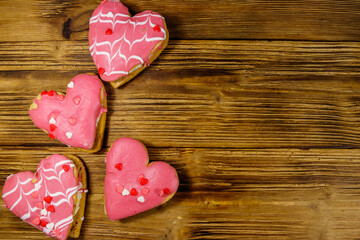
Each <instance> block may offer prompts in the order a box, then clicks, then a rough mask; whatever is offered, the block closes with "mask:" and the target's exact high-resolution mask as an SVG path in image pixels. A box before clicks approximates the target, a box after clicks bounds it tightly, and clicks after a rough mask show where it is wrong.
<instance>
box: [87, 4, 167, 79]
mask: <svg viewBox="0 0 360 240" xmlns="http://www.w3.org/2000/svg"><path fill="white" fill-rule="evenodd" d="M89 24H90V25H89V47H90V52H91V56H92V58H93V60H94V62H95V65H96V67H97V69H98V73H99V75H100V77H101V79H102V80H104V81H108V82H111V81H116V80H118V79H120V78H122V77H127V76H128V75H129V74H131V73H133V72H134V71H136V74H138V73H139V72H140V71H141V70H142V69H143V68H145V67H146V66H148V65H150V63H151V61H153V60H154V59H155V58H156V57H157V56H158V55H159V54H160V52H161V51H162V50H163V49H164V48H165V47H166V45H167V40H168V32H167V29H166V24H165V20H164V18H163V17H162V16H161V15H160V14H158V13H155V12H152V11H149V10H147V11H144V12H142V13H138V14H136V15H135V16H133V17H131V16H130V14H129V11H128V8H127V7H126V6H124V5H123V4H122V3H121V2H120V1H103V2H102V3H101V4H100V5H99V6H98V7H97V8H96V9H95V11H94V12H93V14H92V16H91V18H90V23H89ZM139 70H140V71H139ZM136 74H135V75H136ZM135 75H134V76H135ZM131 77H133V76H131Z"/></svg>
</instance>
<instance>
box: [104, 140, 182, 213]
mask: <svg viewBox="0 0 360 240" xmlns="http://www.w3.org/2000/svg"><path fill="white" fill-rule="evenodd" d="M148 160H149V159H148V153H147V151H146V148H145V146H144V145H143V144H142V143H141V142H139V141H137V140H135V139H131V138H120V139H118V140H116V141H115V142H114V144H113V145H112V147H111V149H110V151H109V152H108V153H107V155H106V176H105V207H106V212H107V214H108V216H109V219H110V220H117V219H122V218H126V217H129V216H132V215H134V214H137V213H140V212H143V211H146V210H148V209H151V208H153V207H156V206H158V205H160V204H162V203H163V202H164V201H166V199H167V198H168V197H169V196H170V195H172V194H174V193H175V192H176V191H177V188H178V186H179V179H178V176H177V173H176V170H175V169H174V168H173V167H171V166H170V165H169V164H167V163H165V162H152V163H151V164H150V165H148ZM119 163H120V164H121V170H119V168H120V167H119V166H118V167H117V164H119ZM142 178H145V181H144V179H143V181H141V179H142ZM144 183H145V184H144ZM132 189H135V191H136V192H137V195H131V190H132ZM166 189H167V190H168V192H167V193H166V191H167V190H166ZM135 191H134V192H135Z"/></svg>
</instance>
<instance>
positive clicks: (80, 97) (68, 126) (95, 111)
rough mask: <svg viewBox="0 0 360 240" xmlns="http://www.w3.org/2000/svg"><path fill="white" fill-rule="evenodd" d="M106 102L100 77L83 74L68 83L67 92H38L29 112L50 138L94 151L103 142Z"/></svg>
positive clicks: (98, 148)
mask: <svg viewBox="0 0 360 240" xmlns="http://www.w3.org/2000/svg"><path fill="white" fill-rule="evenodd" d="M106 104H107V103H106V92H105V88H104V87H103V85H102V83H101V81H100V79H99V78H98V77H97V76H95V75H91V74H82V75H78V76H76V77H74V78H73V79H72V80H71V82H70V83H69V84H68V88H67V94H66V96H65V95H64V94H62V93H58V92H55V91H53V90H51V91H46V90H45V91H43V92H42V93H41V94H39V95H38V96H37V97H36V98H35V99H34V102H33V103H32V104H31V106H30V111H29V115H30V117H31V119H32V120H33V122H34V124H35V125H36V126H37V127H38V128H40V129H42V130H44V131H46V132H47V133H49V137H51V138H52V139H57V140H59V141H60V142H62V143H64V144H66V145H68V146H69V147H78V148H82V149H85V150H87V151H89V152H96V151H98V150H100V148H101V144H102V139H103V134H104V129H105V118H106V114H105V113H106V112H107V109H106Z"/></svg>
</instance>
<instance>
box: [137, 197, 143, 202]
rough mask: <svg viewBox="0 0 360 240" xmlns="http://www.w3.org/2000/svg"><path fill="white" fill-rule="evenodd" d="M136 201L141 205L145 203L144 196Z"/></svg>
mask: <svg viewBox="0 0 360 240" xmlns="http://www.w3.org/2000/svg"><path fill="white" fill-rule="evenodd" d="M137 200H138V201H139V202H141V203H143V202H145V198H144V196H140V197H138V198H137Z"/></svg>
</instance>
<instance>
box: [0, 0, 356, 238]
mask: <svg viewBox="0 0 360 240" xmlns="http://www.w3.org/2000/svg"><path fill="white" fill-rule="evenodd" d="M99 2H100V0H97V1H95V0H71V1H70V0H64V1H53V0H29V1H20V0H11V1H1V2H0V81H1V84H0V130H1V134H0V150H1V154H0V156H1V157H0V185H1V186H2V185H3V184H4V182H5V179H6V177H7V176H8V175H10V174H12V173H16V172H18V171H26V170H31V171H35V170H36V167H37V164H38V163H39V161H40V160H41V159H42V158H44V157H45V156H47V155H50V154H52V153H60V154H75V155H77V156H79V157H80V158H81V159H82V160H83V161H84V162H85V163H86V166H87V169H88V173H89V177H90V180H89V184H90V187H89V190H90V192H89V195H88V202H87V210H86V214H85V221H84V224H83V228H82V233H81V237H80V238H81V239H355V238H359V237H360V71H359V67H360V42H359V41H360V1H358V0H341V1H339V0H303V1H300V0H294V1H281V0H274V1H270V0H225V1H215V0H214V1H205V0H190V1H175V0H153V1H145V0H137V1H131V0H124V1H123V3H124V4H125V5H127V6H128V7H129V9H130V10H131V12H132V13H137V12H140V11H143V10H146V9H151V10H153V11H157V12H160V13H161V14H163V15H164V16H165V18H166V21H167V24H168V28H169V32H170V41H169V46H168V47H167V48H166V49H165V50H164V52H163V53H162V55H161V56H160V57H159V58H158V59H157V60H156V61H154V63H153V64H152V65H151V66H150V67H149V68H147V69H146V70H145V71H144V72H142V73H141V74H140V75H138V76H137V77H136V78H135V79H133V80H132V81H131V82H129V83H128V84H126V85H124V86H122V87H120V88H119V89H113V88H112V87H111V86H110V85H109V84H106V88H107V92H108V100H109V101H108V104H109V114H108V118H107V123H106V130H105V141H104V146H103V148H102V150H101V151H100V152H99V153H96V154H88V153H85V152H81V151H77V150H74V149H72V148H68V147H66V146H65V145H63V144H61V143H59V142H57V141H54V140H51V139H50V138H49V137H47V136H46V134H45V133H44V132H42V131H40V130H39V129H37V128H36V127H35V126H34V125H33V123H32V122H31V120H30V118H29V116H28V109H29V105H30V104H31V102H32V99H33V98H34V97H35V96H36V95H37V94H38V93H40V92H41V91H42V90H44V89H48V90H49V89H55V90H59V91H65V90H66V84H67V83H68V82H69V81H70V80H71V79H72V78H73V77H74V76H75V75H77V74H79V73H85V72H96V68H95V65H94V63H93V61H92V59H91V56H90V53H89V50H88V42H87V34H88V21H89V18H90V16H91V13H92V11H93V10H94V9H95V8H96V6H97V5H98V4H99ZM124 136H126V137H132V138H136V139H138V140H140V141H142V142H143V143H144V144H145V145H146V146H147V147H148V150H149V154H150V159H151V160H153V161H154V160H162V161H165V162H167V163H169V164H171V165H173V166H174V167H175V168H176V169H177V170H178V172H179V177H180V182H181V184H180V187H179V191H178V193H177V194H176V195H175V197H174V198H173V199H172V200H171V201H170V202H168V203H167V204H165V205H163V206H160V207H158V208H155V209H153V210H150V211H147V212H145V213H142V214H139V215H136V216H134V217H131V218H128V219H125V220H122V221H115V222H111V221H109V220H108V218H107V216H106V215H105V214H104V211H103V208H104V195H103V187H104V184H103V182H104V176H105V163H104V158H105V155H106V153H107V151H108V150H109V147H110V146H111V144H112V143H113V142H114V141H115V140H116V139H117V138H120V137H124ZM0 204H3V201H2V200H1V202H0ZM0 238H1V239H44V238H45V236H44V235H43V233H42V232H40V231H38V230H36V229H35V228H33V227H31V226H30V225H28V224H26V223H23V222H22V221H21V220H20V219H18V218H17V217H15V216H14V215H13V214H12V213H11V212H10V211H9V210H8V209H5V208H0Z"/></svg>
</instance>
